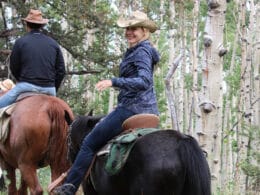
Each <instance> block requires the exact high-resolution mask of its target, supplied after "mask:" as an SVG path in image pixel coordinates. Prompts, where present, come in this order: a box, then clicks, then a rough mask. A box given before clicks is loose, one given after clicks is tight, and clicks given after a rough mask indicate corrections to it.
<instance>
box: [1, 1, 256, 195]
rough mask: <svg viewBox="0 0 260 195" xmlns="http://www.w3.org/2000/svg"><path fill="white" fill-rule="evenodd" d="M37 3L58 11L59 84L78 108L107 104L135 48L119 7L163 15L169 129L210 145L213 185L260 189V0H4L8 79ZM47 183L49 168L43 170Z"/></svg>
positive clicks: (48, 14) (47, 11)
mask: <svg viewBox="0 0 260 195" xmlns="http://www.w3.org/2000/svg"><path fill="white" fill-rule="evenodd" d="M30 8H37V9H40V10H41V11H42V12H43V14H44V17H45V18H48V19H49V23H48V25H46V26H45V28H44V33H46V34H48V35H49V36H51V37H53V38H54V39H55V40H57V41H58V43H59V44H60V45H61V47H62V50H63V53H64V57H65V61H66V70H67V74H66V77H65V79H64V82H63V84H62V87H61V89H60V90H59V92H58V97H60V98H62V99H64V100H65V101H66V102H67V103H68V104H69V105H70V106H71V108H72V110H73V112H74V114H75V115H83V114H86V113H87V112H88V111H89V110H91V109H94V113H95V114H104V113H108V112H109V111H110V110H111V109H113V107H114V106H115V105H116V95H117V93H118V91H116V90H114V89H110V90H106V91H104V92H102V93H98V92H97V91H96V90H95V88H94V86H95V83H96V82H97V81H98V80H100V79H105V78H111V77H115V76H117V74H118V67H119V63H120V59H121V57H122V55H123V53H124V51H125V50H126V48H127V45H126V42H125V39H124V30H123V29H120V28H118V27H117V26H116V22H115V21H116V19H117V18H118V17H119V15H122V14H124V15H127V14H129V13H130V12H131V11H133V10H141V11H144V12H146V13H147V14H148V16H149V17H150V18H152V19H153V20H154V21H155V22H156V23H157V24H158V27H159V29H158V31H156V33H154V34H153V35H152V37H151V41H152V42H153V44H154V46H155V47H156V48H157V49H158V50H159V52H160V54H161V61H160V63H159V64H158V66H157V67H156V69H155V77H154V79H155V87H156V93H157V98H158V104H159V110H160V120H161V128H163V129H167V128H171V129H176V130H179V131H181V132H184V133H187V134H190V135H192V136H194V137H195V138H196V139H197V140H198V141H199V143H200V145H201V147H202V148H203V150H204V151H205V152H206V154H207V160H208V163H209V166H210V169H211V178H212V192H213V194H259V193H260V167H259V162H260V153H259V151H260V145H259V140H260V125H259V124H260V2H259V0H157V1H155V0H124V1H123V0H118V1H116V0H48V1H43V0H19V1H18V0H1V1H0V79H1V80H4V79H5V78H12V75H11V73H10V72H9V69H8V65H9V55H10V52H11V49H12V46H13V44H14V41H15V40H16V39H17V38H18V37H20V36H22V35H23V34H24V33H25V29H24V27H23V25H22V22H21V18H23V17H26V15H27V14H28V11H29V9H30ZM40 174H41V175H42V180H43V181H42V182H43V183H45V184H46V185H47V184H48V183H49V179H47V181H46V175H48V174H49V173H48V170H44V171H43V172H40Z"/></svg>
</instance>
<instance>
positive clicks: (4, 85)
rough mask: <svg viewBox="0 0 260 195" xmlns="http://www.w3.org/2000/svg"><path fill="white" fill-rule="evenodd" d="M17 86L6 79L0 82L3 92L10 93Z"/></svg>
mask: <svg viewBox="0 0 260 195" xmlns="http://www.w3.org/2000/svg"><path fill="white" fill-rule="evenodd" d="M14 86H15V84H14V82H13V81H12V80H10V79H5V80H3V81H1V82H0V89H1V90H2V91H8V90H10V89H12V88H13V87H14Z"/></svg>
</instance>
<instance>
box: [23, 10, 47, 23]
mask: <svg viewBox="0 0 260 195" xmlns="http://www.w3.org/2000/svg"><path fill="white" fill-rule="evenodd" d="M22 20H24V21H26V22H30V23H34V24H47V23H48V21H49V20H48V19H45V18H43V17H42V12H41V11H40V10H35V9H31V10H30V12H29V14H28V15H27V17H26V18H22Z"/></svg>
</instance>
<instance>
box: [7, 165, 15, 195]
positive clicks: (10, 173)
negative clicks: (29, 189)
mask: <svg viewBox="0 0 260 195" xmlns="http://www.w3.org/2000/svg"><path fill="white" fill-rule="evenodd" d="M6 170H7V175H6V176H7V178H8V179H9V180H10V184H9V185H8V195H16V194H17V188H16V175H15V168H13V167H10V166H8V165H6Z"/></svg>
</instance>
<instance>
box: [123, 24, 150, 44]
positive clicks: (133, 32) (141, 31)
mask: <svg viewBox="0 0 260 195" xmlns="http://www.w3.org/2000/svg"><path fill="white" fill-rule="evenodd" d="M148 37H149V31H148V30H147V29H145V28H143V27H127V28H126V29H125V38H126V39H127V42H128V45H129V47H133V46H135V45H136V44H137V43H139V42H140V41H143V40H146V39H148Z"/></svg>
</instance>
